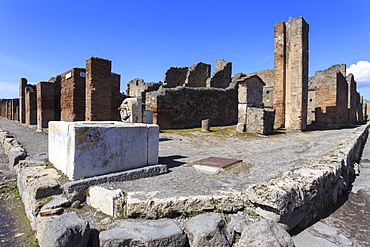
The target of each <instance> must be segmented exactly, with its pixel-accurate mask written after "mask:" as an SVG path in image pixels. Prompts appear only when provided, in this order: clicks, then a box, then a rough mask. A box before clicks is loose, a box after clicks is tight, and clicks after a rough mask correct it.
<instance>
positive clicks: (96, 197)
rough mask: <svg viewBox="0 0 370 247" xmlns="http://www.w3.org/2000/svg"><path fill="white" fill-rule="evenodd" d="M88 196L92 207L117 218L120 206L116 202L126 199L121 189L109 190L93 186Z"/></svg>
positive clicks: (88, 201)
mask: <svg viewBox="0 0 370 247" xmlns="http://www.w3.org/2000/svg"><path fill="white" fill-rule="evenodd" d="M88 194H89V196H88V197H87V203H88V204H89V205H90V206H92V207H93V208H96V209H98V210H100V211H102V212H103V213H105V214H107V215H109V216H112V217H117V213H118V212H117V210H119V205H117V203H116V202H118V201H121V200H122V199H123V197H124V193H123V191H122V190H121V189H117V190H109V189H106V188H102V187H99V186H93V187H90V189H89V193H88ZM120 199H121V200H120ZM118 204H119V203H118Z"/></svg>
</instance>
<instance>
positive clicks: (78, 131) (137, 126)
mask: <svg viewBox="0 0 370 247" xmlns="http://www.w3.org/2000/svg"><path fill="white" fill-rule="evenodd" d="M158 147H159V127H158V125H154V124H141V123H122V122H62V121H51V122H49V160H50V162H51V163H53V164H54V165H55V167H56V168H57V169H59V170H61V171H62V172H63V173H65V174H66V175H67V176H68V178H70V179H72V180H75V179H78V178H85V177H92V176H97V175H103V174H108V173H111V172H119V171H125V170H129V169H133V168H139V167H143V166H146V165H154V164H158Z"/></svg>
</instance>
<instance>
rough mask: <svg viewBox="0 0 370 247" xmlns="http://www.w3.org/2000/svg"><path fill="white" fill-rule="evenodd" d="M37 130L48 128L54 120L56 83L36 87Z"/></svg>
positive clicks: (46, 83) (44, 83) (40, 83)
mask: <svg viewBox="0 0 370 247" xmlns="http://www.w3.org/2000/svg"><path fill="white" fill-rule="evenodd" d="M36 95H37V128H39V129H41V128H47V127H48V122H49V121H53V120H54V117H55V116H54V111H55V109H54V83H50V82H39V83H37V85H36Z"/></svg>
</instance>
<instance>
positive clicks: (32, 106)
mask: <svg viewBox="0 0 370 247" xmlns="http://www.w3.org/2000/svg"><path fill="white" fill-rule="evenodd" d="M25 93H26V94H25V106H26V114H25V116H26V117H25V122H26V124H27V125H36V124H37V100H36V91H35V89H34V88H32V87H27V88H26V90H25Z"/></svg>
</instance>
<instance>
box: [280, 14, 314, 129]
mask: <svg viewBox="0 0 370 247" xmlns="http://www.w3.org/2000/svg"><path fill="white" fill-rule="evenodd" d="M308 30H309V26H308V24H307V23H306V21H305V20H304V19H303V17H298V18H294V19H292V20H291V21H289V22H279V23H276V24H275V29H274V48H275V52H274V59H275V63H274V72H275V82H274V84H275V99H274V108H275V109H276V118H275V127H277V128H279V127H285V128H287V129H295V130H304V129H306V127H307V106H308Z"/></svg>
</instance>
